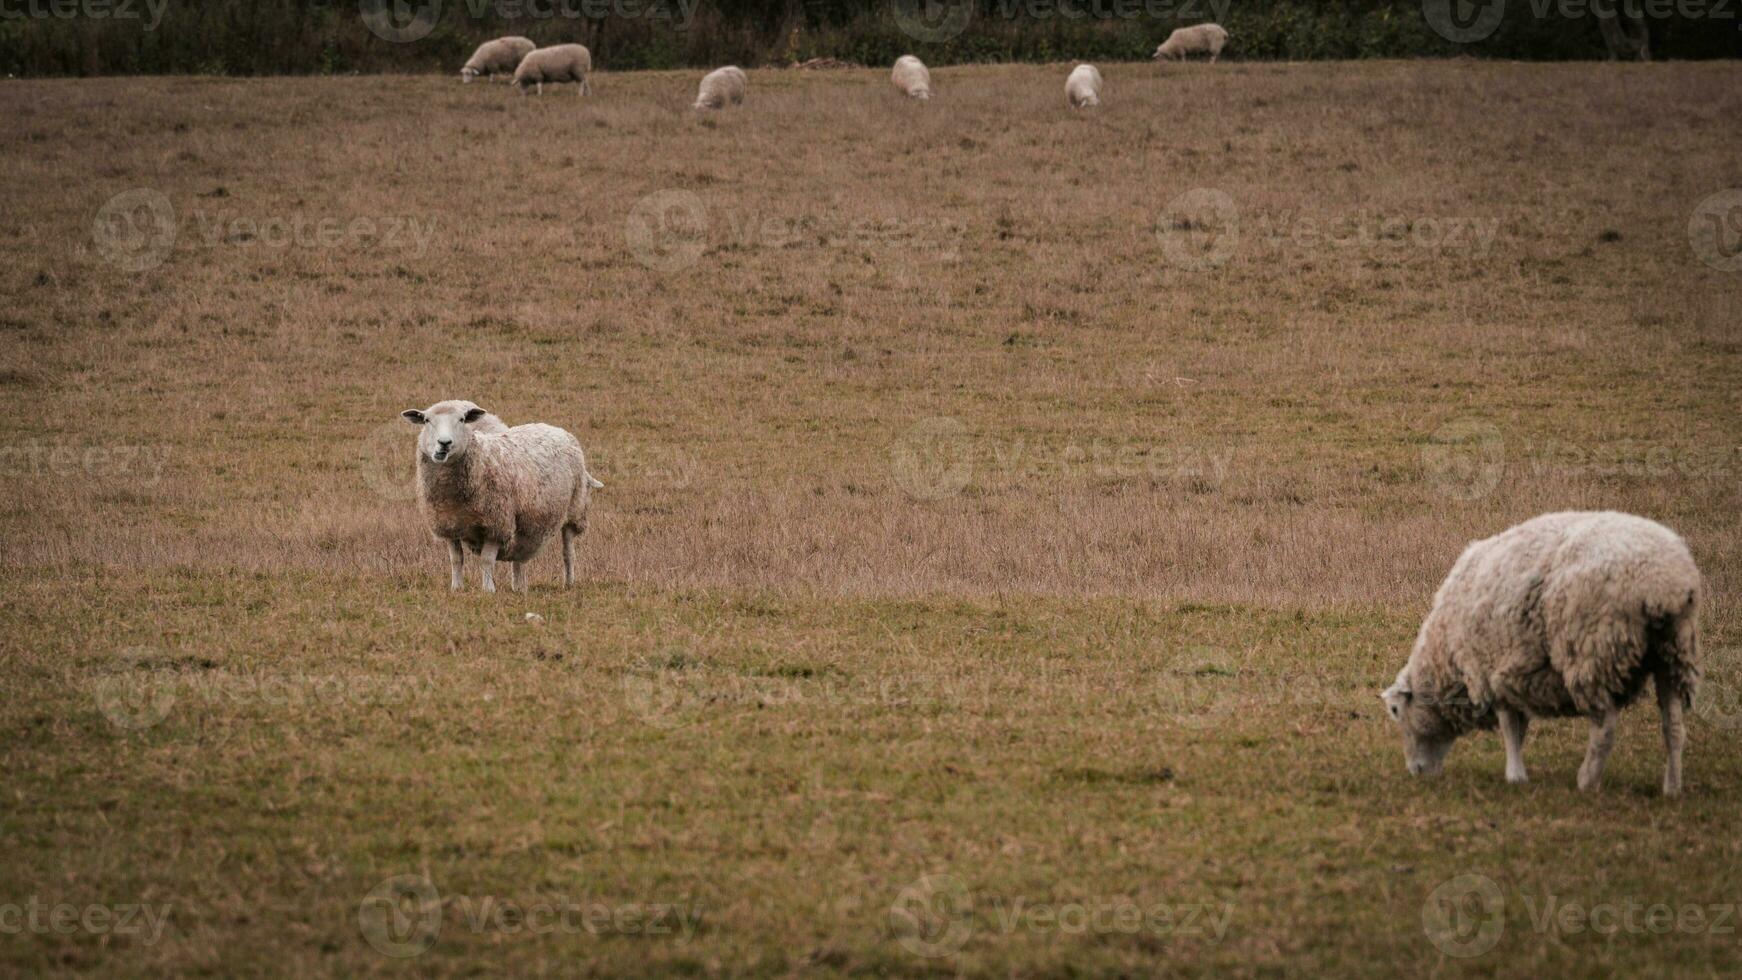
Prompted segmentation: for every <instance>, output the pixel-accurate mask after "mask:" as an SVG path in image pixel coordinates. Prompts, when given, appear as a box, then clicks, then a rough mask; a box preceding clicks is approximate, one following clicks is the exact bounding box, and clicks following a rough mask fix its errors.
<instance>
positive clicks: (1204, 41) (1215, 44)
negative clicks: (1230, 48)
mask: <svg viewBox="0 0 1742 980" xmlns="http://www.w3.org/2000/svg"><path fill="white" fill-rule="evenodd" d="M1227 43H1228V31H1227V30H1226V29H1225V28H1223V27H1222V25H1221V24H1198V25H1196V26H1195V27H1182V28H1180V29H1179V30H1177V31H1174V32H1173V33H1172V34H1169V35H1168V36H1167V40H1165V41H1163V42H1161V44H1159V45H1157V46H1156V49H1155V59H1156V60H1157V61H1159V60H1161V59H1162V58H1166V59H1168V60H1169V61H1175V60H1178V61H1184V60H1185V57H1186V55H1188V54H1207V55H1209V56H1210V61H1211V62H1212V63H1213V62H1214V61H1215V60H1216V59H1217V58H1220V57H1221V56H1222V48H1223V47H1224V46H1225V45H1227Z"/></svg>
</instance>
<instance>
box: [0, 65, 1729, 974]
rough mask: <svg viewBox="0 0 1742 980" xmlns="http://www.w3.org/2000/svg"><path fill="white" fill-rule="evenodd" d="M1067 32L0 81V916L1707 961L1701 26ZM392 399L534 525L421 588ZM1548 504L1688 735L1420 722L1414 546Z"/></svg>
mask: <svg viewBox="0 0 1742 980" xmlns="http://www.w3.org/2000/svg"><path fill="white" fill-rule="evenodd" d="M1100 67H1101V70H1102V73H1103V75H1104V76H1105V78H1106V88H1105V90H1104V92H1103V98H1104V105H1103V106H1102V107H1101V108H1100V109H1098V110H1094V111H1086V112H1072V111H1070V110H1068V109H1067V108H1066V107H1065V105H1064V93H1063V82H1064V77H1065V74H1066V72H1067V71H1068V70H1069V66H1068V65H1047V66H1035V65H1028V66H984V67H963V68H938V69H934V70H933V79H934V82H935V89H936V97H935V98H934V99H933V100H932V101H931V102H930V103H927V104H923V105H922V104H915V103H910V102H908V101H906V100H904V99H903V98H902V97H901V96H900V95H899V94H898V93H896V92H895V91H894V89H893V88H892V87H891V86H890V84H889V82H888V79H887V76H886V72H884V71H881V70H875V71H874V70H864V71H836V72H800V71H755V72H751V73H750V88H749V99H748V102H747V103H746V104H745V105H744V106H742V107H739V108H736V109H731V110H728V111H723V112H718V113H712V114H706V115H698V114H696V113H694V112H692V111H690V109H689V104H690V103H691V102H692V101H693V100H694V98H695V83H696V80H697V78H698V77H699V75H700V73H699V72H674V73H635V74H611V73H609V72H604V73H600V74H599V75H597V76H596V77H595V78H594V80H593V91H594V94H593V96H592V97H591V98H587V99H581V98H577V97H576V95H575V93H574V92H573V91H572V89H571V88H569V87H555V88H552V87H547V89H546V92H545V94H544V95H543V96H542V97H536V98H535V97H525V98H523V97H520V96H518V95H516V94H515V93H514V92H513V91H512V89H511V88H509V87H508V86H505V85H496V84H489V83H479V84H473V85H466V86H462V85H461V84H459V82H458V81H457V80H456V79H455V78H453V77H449V76H443V77H436V76H386V77H355V78H269V79H251V80H227V79H208V78H191V77H175V78H152V79H145V78H111V79H100V80H82V81H71V80H68V81H11V82H6V83H5V84H4V85H0V108H3V110H4V113H5V115H6V116H7V118H10V119H11V120H13V121H12V123H11V124H10V125H9V127H8V129H9V132H8V135H7V138H6V139H4V140H0V167H3V169H4V172H5V173H6V174H7V175H8V177H7V190H8V192H9V193H8V203H7V205H6V206H5V208H4V209H3V211H0V254H3V255H4V261H3V262H0V293H3V294H4V296H6V297H7V299H8V302H7V303H6V304H5V305H4V308H3V309H0V337H3V338H4V340H5V342H4V344H0V390H3V391H4V393H5V395H6V397H5V404H6V405H7V406H8V408H9V411H7V412H6V413H5V414H4V418H3V419H0V445H3V446H5V447H6V453H5V458H6V461H7V465H6V466H5V467H4V468H0V488H3V490H4V494H3V501H4V502H3V504H0V580H3V584H4V588H3V590H0V625H3V627H4V628H3V629H0V679H3V680H0V683H3V685H4V688H3V695H4V696H3V697H0V731H3V732H4V733H5V734H4V737H3V739H0V799H3V803H0V849H3V851H4V853H5V855H6V857H5V869H6V872H7V873H6V874H5V875H4V876H3V878H4V884H3V885H0V969H4V970H5V971H6V972H8V973H63V972H64V973H84V972H102V973H105V974H131V975H161V974H168V973H172V972H200V973H207V974H219V975H237V974H244V973H280V972H284V973H289V972H296V973H305V974H306V973H312V972H316V971H319V972H330V973H338V974H345V975H380V974H389V973H404V972H408V971H417V972H419V973H427V974H438V975H461V974H471V973H476V972H480V971H482V970H485V969H489V970H491V971H495V970H502V971H505V972H514V973H527V974H534V973H564V974H574V973H578V974H585V975H601V976H605V975H625V974H644V975H738V974H753V975H784V974H793V973H800V972H803V973H819V974H824V975H867V974H877V975H885V974H893V975H913V974H952V973H961V974H966V975H983V976H991V975H1011V976H1041V975H1067V974H1070V975H1120V974H1127V975H1129V974H1143V975H1147V974H1156V973H1166V974H1178V975H1184V976H1209V975H1228V974H1233V975H1255V974H1272V973H1276V972H1279V971H1280V970H1282V969H1283V968H1284V967H1290V968H1294V969H1301V970H1303V972H1304V971H1306V970H1311V971H1313V972H1319V971H1324V972H1327V973H1330V974H1333V975H1344V976H1368V975H1373V976H1390V975H1396V974H1400V973H1412V974H1413V973H1435V974H1441V975H1464V974H1475V975H1484V976H1492V975H1505V976H1541V975H1554V976H1609V975H1613V974H1617V973H1622V974H1625V973H1635V972H1642V971H1645V970H1648V969H1651V970H1660V971H1663V970H1671V969H1673V970H1675V971H1676V972H1677V973H1681V974H1688V975H1716V974H1720V973H1730V972H1733V971H1735V970H1737V969H1738V968H1742V939H1739V938H1738V936H1737V931H1738V928H1739V926H1738V923H1737V922H1736V918H1737V911H1738V905H1739V904H1742V886H1739V885H1738V881H1739V880H1742V876H1739V875H1738V870H1739V865H1742V840H1739V839H1738V837H1737V835H1736V833H1735V826H1736V823H1735V819H1736V818H1735V814H1736V811H1737V807H1738V805H1739V804H1742V754H1739V753H1738V752H1737V750H1736V743H1737V739H1738V735H1739V734H1742V731H1739V729H1742V656H1739V653H1742V614H1739V612H1738V609H1737V604H1736V595H1737V589H1738V588H1739V587H1742V259H1739V258H1737V252H1738V251H1739V250H1742V192H1735V191H1732V195H1733V196H1732V197H1730V198H1725V197H1721V196H1720V197H1714V195H1719V194H1721V192H1724V191H1726V190H1730V189H1735V188H1742V129H1738V127H1737V126H1736V125H1735V120H1736V119H1737V118H1738V117H1742V85H1739V84H1738V82H1739V81H1742V76H1739V75H1738V71H1737V69H1736V68H1735V67H1734V66H1733V65H1730V64H1721V63H1708V64H1696V63H1680V64H1674V63H1670V64H1641V65H1634V64H1621V65H1615V64H1560V65H1549V64H1540V65H1520V64H1508V63H1485V62H1478V61H1456V62H1413V63H1400V62H1371V63H1319V64H1259V63H1248V64H1227V63H1224V64H1219V65H1215V66H1208V65H1204V64H1201V63H1198V64H1186V65H1152V64H1103V65H1101V66H1100ZM443 398H468V399H471V400H474V401H476V402H478V403H479V404H481V405H483V406H484V407H486V408H488V409H490V410H491V411H493V412H495V413H497V414H498V415H500V416H502V417H503V418H504V419H505V420H506V421H508V422H509V423H510V424H515V423H520V422H529V421H545V422H550V423H553V424H556V425H560V426H563V427H565V428H567V429H569V430H571V431H573V432H574V433H575V434H576V435H577V436H578V437H579V438H580V440H581V443H582V445H583V446H585V447H586V450H587V453H588V457H589V461H590V465H591V469H592V471H593V472H594V473H595V474H596V475H597V476H598V477H599V479H601V480H602V481H603V482H604V483H605V485H606V486H605V488H604V489H603V490H601V491H599V492H598V493H597V495H596V496H595V498H594V505H593V511H592V526H591V529H590V530H589V531H588V532H587V534H586V535H585V536H584V537H583V538H582V539H581V542H580V546H579V551H580V556H581V561H580V568H581V573H580V584H579V586H578V587H577V588H575V589H573V590H569V591H564V590H562V589H561V588H560V587H559V584H558V582H559V579H558V575H559V559H558V556H557V554H556V553H555V551H554V550H552V549H547V550H546V552H545V554H544V555H542V556H540V558H539V559H537V560H536V561H535V562H534V563H533V565H532V572H531V582H532V587H531V590H530V592H529V593H528V594H526V595H514V594H511V593H509V592H508V591H507V590H506V589H505V588H504V590H503V591H502V592H500V593H498V594H496V595H484V594H481V593H480V592H479V591H478V590H477V574H476V565H475V564H474V565H470V566H469V567H468V570H467V577H468V582H467V590H466V591H464V592H462V593H459V594H456V595H450V594H449V592H448V591H447V588H446V581H447V567H446V555H445V551H444V549H443V547H442V546H441V545H439V544H438V543H436V542H434V541H432V540H431V539H430V537H429V534H428V533H427V531H426V530H425V528H424V525H423V523H422V521H421V520H420V518H419V516H418V514H417V511H416V506H415V502H414V500H413V497H412V487H411V461H412V451H413V450H412V447H413V440H414V438H415V433H414V430H413V429H412V428H411V427H410V426H408V425H406V424H405V423H403V422H402V421H400V420H399V418H398V413H399V412H400V411H401V410H403V409H407V408H422V407H425V406H427V405H429V404H430V403H432V402H435V401H437V400H439V399H443ZM1600 508H1615V509H1620V510H1627V511H1632V512H1635V513H1639V514H1643V515H1645V516H1648V517H1652V518H1654V519H1657V520H1660V521H1662V522H1664V523H1666V524H1668V525H1670V526H1671V527H1673V528H1675V529H1676V530H1678V531H1679V532H1681V533H1682V534H1683V535H1684V536H1685V537H1686V538H1687V540H1688V542H1689V544H1690V545H1691V547H1692V549H1693V552H1694V555H1695V557H1696V559H1697V560H1698V562H1699V563H1700V566H1701V569H1702V571H1703V572H1704V574H1705V577H1706V584H1707V590H1708V597H1707V603H1706V607H1705V617H1704V649H1703V653H1704V656H1705V658H1706V663H1707V678H1706V684H1705V687H1704V688H1703V690H1702V695H1701V700H1700V701H1699V703H1698V704H1697V705H1696V710H1695V711H1694V712H1693V713H1692V715H1691V716H1690V732H1689V746H1688V754H1687V791H1686V795H1685V796H1684V797H1683V798H1681V799H1677V800H1664V799H1662V798H1661V797H1660V796H1659V795H1658V791H1657V789H1658V779H1659V767H1660V765H1661V759H1662V747H1661V743H1660V742H1659V741H1658V734H1657V722H1656V717H1655V713H1654V711H1653V710H1651V709H1650V708H1648V707H1646V706H1640V707H1636V708H1634V709H1632V710H1630V711H1629V712H1628V713H1626V714H1625V715H1623V719H1622V729H1621V736H1620V742H1619V745H1618V747H1617V749H1616V752H1615V755H1614V757H1613V758H1612V759H1611V761H1610V768H1609V772H1608V776H1607V778H1606V782H1605V785H1604V787H1603V789H1602V790H1601V792H1600V793H1598V794H1597V795H1595V796H1583V795H1581V794H1579V793H1577V792H1576V790H1575V789H1574V786H1573V779H1574V772H1575V770H1576V768H1577V766H1578V762H1579V758H1580V757H1581V754H1582V752H1583V746H1584V739H1585V728H1584V725H1583V723H1582V722H1576V721H1561V722H1553V723H1544V724H1542V725H1540V726H1539V727H1538V728H1536V729H1534V730H1533V732H1532V745H1531V750H1530V762H1531V767H1532V768H1531V775H1532V782H1531V783H1529V784H1528V785H1524V786H1516V787H1515V786H1508V785H1506V784H1505V783H1504V782H1503V781H1502V778H1501V770H1502V754H1501V748H1500V744H1499V740H1498V738H1497V737H1496V736H1494V735H1491V734H1485V735H1478V736H1473V737H1470V738H1468V739H1465V740H1464V741H1462V742H1461V743H1460V744H1459V746H1458V747H1457V749H1455V750H1454V752H1453V754H1452V756H1451V758H1450V760H1449V762H1448V765H1447V771H1446V773H1445V774H1444V775H1443V776H1442V777H1441V778H1439V779H1437V780H1433V781H1422V780H1414V779H1411V778H1409V777H1408V776H1407V775H1406V774H1405V773H1404V771H1403V759H1402V754H1401V752H1400V749H1399V745H1398V739H1397V736H1396V733H1395V731H1394V730H1393V728H1392V727H1391V726H1390V724H1389V723H1388V722H1387V721H1386V719H1385V718H1384V715H1383V712H1382V710H1381V706H1380V704H1379V702H1378V700H1377V698H1376V697H1375V693H1376V692H1377V691H1378V690H1379V689H1381V688H1382V687H1384V686H1385V685H1386V684H1387V683H1389V682H1390V680H1391V678H1392V676H1393V675H1394V674H1395V673H1396V671H1397V668H1398V666H1399V665H1400V664H1401V663H1402V662H1403V660H1404V659H1405V658H1406V657H1407V655H1408V651H1409V645H1410V642H1411V640H1412V638H1413V636H1414V633H1415V630H1416V627H1417V626H1418V625H1419V623H1420V621H1421V617H1422V615H1423V614H1424V612H1425V611H1426V609H1427V605H1428V602H1429V599H1430V598H1431V596H1432V594H1433V590H1434V589H1435V588H1436V586H1437V585H1438V584H1439V582H1440V580H1441V579H1442V578H1443V577H1444V575H1445V573H1446V571H1447V570H1448V569H1449V568H1450V567H1451V564H1452V562H1453V561H1454V560H1455V559H1456V557H1457V555H1458V553H1459V551H1460V550H1461V548H1462V547H1463V546H1464V544H1465V543H1467V542H1468V541H1470V540H1472V539H1475V538H1479V537H1485V536H1487V535H1489V534H1492V533H1495V532H1497V531H1499V530H1501V529H1503V528H1505V527H1506V526H1508V525H1510V524H1512V523H1515V522H1516V521H1519V520H1522V519H1524V518H1527V517H1529V516H1532V515H1535V514H1538V513H1541V512H1544V511H1549V510H1562V509H1600ZM498 579H499V581H500V582H504V583H505V582H506V581H507V577H506V572H505V570H503V571H500V572H499V575H498ZM528 614H533V615H534V616H535V617H536V618H528ZM1469 875H1474V876H1477V877H1474V878H1472V877H1463V876H1469ZM33 908H34V909H35V910H36V911H35V912H33V911H32V909H33ZM59 908H66V909H71V910H73V911H70V912H65V913H57V912H56V909H59ZM93 908H97V909H101V910H102V911H101V912H97V913H92V912H90V910H91V909H93ZM1659 908H1662V909H1665V910H1667V912H1665V913H1660V912H1658V911H1657V909H1659ZM8 909H13V910H15V911H12V912H9V911H8ZM129 909H131V910H132V911H129ZM1569 910H1571V911H1569ZM1665 914H1667V915H1668V917H1669V918H1668V919H1667V920H1666V919H1664V918H1663V916H1664V915H1665ZM105 916H107V918H105ZM154 916H155V917H156V918H155V921H156V922H158V923H159V925H160V927H161V928H160V929H158V930H156V931H155V932H154V931H152V929H150V928H149V927H148V928H146V929H144V930H133V931H127V930H123V929H121V928H120V927H119V925H118V923H119V920H120V919H122V918H123V917H125V918H126V919H127V920H128V921H129V922H131V923H133V924H135V925H137V924H139V923H149V922H151V921H153V917H154ZM93 917H94V918H95V920H96V921H95V922H93V921H92V918H93ZM15 925H16V928H14V927H13V926H15ZM63 926H65V927H66V928H62V927H63Z"/></svg>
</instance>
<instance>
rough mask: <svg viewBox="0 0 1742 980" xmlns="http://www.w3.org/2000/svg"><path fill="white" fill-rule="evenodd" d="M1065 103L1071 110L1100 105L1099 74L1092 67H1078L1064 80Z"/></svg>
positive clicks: (1098, 71)
mask: <svg viewBox="0 0 1742 980" xmlns="http://www.w3.org/2000/svg"><path fill="white" fill-rule="evenodd" d="M1065 101H1067V102H1069V103H1070V104H1071V108H1073V109H1081V108H1083V107H1084V106H1096V105H1100V104H1101V72H1100V70H1099V69H1097V68H1096V67H1095V66H1094V65H1078V66H1077V67H1076V68H1075V69H1073V70H1072V71H1071V75H1070V77H1069V78H1067V79H1065Z"/></svg>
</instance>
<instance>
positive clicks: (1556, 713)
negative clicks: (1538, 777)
mask: <svg viewBox="0 0 1742 980" xmlns="http://www.w3.org/2000/svg"><path fill="white" fill-rule="evenodd" d="M1700 591H1701V589H1700V573H1699V570H1698V569H1696V568H1695V567H1694V559H1693V556H1692V555H1690V554H1689V553H1688V546H1687V544H1686V543H1685V542H1683V541H1682V539H1681V538H1680V537H1678V536H1677V535H1676V533H1675V532H1674V531H1671V530H1670V529H1669V528H1666V527H1664V526H1663V525H1661V524H1658V523H1656V522H1654V521H1648V520H1646V519H1645V518H1643V517H1634V516H1632V515H1630V514H1620V513H1615V512H1613V511H1604V512H1566V513H1558V514H1544V515H1543V516H1541V517H1536V518H1533V519H1531V520H1528V521H1525V522H1524V523H1522V524H1519V525H1517V526H1515V527H1513V528H1511V529H1510V530H1507V531H1504V532H1502V533H1500V534H1498V535H1496V536H1494V537H1491V538H1487V539H1485V540H1482V541H1477V542H1475V543H1474V544H1471V545H1470V546H1469V547H1468V548H1466V549H1464V554H1463V556H1462V557H1460V558H1459V559H1458V562H1457V564H1456V565H1454V566H1453V567H1452V571H1451V574H1450V575H1448V576H1446V580H1445V583H1444V584H1442V585H1441V586H1440V589H1439V592H1438V593H1437V594H1436V595H1435V596H1434V602H1433V609H1432V610H1431V611H1429V613H1428V615H1427V619H1426V620H1425V621H1424V622H1423V623H1422V625H1421V632H1420V633H1419V634H1418V635H1417V636H1416V640H1415V649H1414V651H1413V652H1412V653H1411V654H1410V657H1409V662H1408V663H1406V664H1405V665H1404V667H1403V669H1402V670H1401V671H1398V674H1397V681H1396V683H1394V684H1392V685H1391V687H1390V688H1388V689H1387V690H1386V691H1385V692H1384V693H1382V694H1381V695H1380V698H1381V699H1383V700H1384V702H1385V707H1386V710H1387V712H1388V713H1389V714H1390V715H1391V717H1392V718H1393V719H1394V720H1395V721H1396V722H1397V724H1398V727H1399V728H1401V729H1402V732H1403V743H1404V756H1405V761H1406V762H1407V764H1408V768H1409V771H1410V772H1412V773H1415V774H1418V775H1420V774H1427V775H1433V774H1435V773H1437V772H1439V770H1440V768H1441V766H1443V765H1444V764H1445V758H1446V754H1447V753H1448V752H1449V751H1450V750H1451V747H1452V742H1453V741H1454V740H1455V739H1456V738H1457V737H1458V736H1460V735H1463V734H1464V733H1466V732H1469V731H1473V730H1475V729H1478V728H1480V729H1493V728H1494V727H1495V725H1496V723H1498V725H1499V727H1500V734H1501V737H1502V739H1503V740H1504V741H1505V743H1506V781H1507V782H1512V783H1522V782H1524V781H1525V773H1524V735H1525V729H1526V727H1527V726H1528V725H1529V724H1530V720H1531V719H1532V718H1557V717H1566V716H1571V715H1583V716H1585V717H1586V718H1588V719H1590V722H1591V739H1590V745H1589V747H1588V748H1587V750H1586V753H1585V761H1584V764H1583V765H1582V766H1580V767H1579V788H1580V789H1582V790H1590V789H1595V788H1596V786H1597V783H1598V781H1599V780H1600V779H1601V778H1602V775H1603V764H1604V762H1605V761H1607V759H1608V756H1609V750H1610V749H1611V748H1612V747H1613V746H1614V743H1615V721H1616V718H1617V716H1618V714H1619V713H1620V711H1621V709H1622V708H1624V707H1626V706H1627V705H1628V704H1629V703H1631V702H1632V701H1633V699H1634V698H1635V697H1636V696H1638V694H1639V692H1640V690H1641V689H1642V688H1643V687H1644V685H1645V681H1646V679H1647V678H1650V679H1651V680H1652V681H1653V682H1654V683H1655V686H1656V688H1657V706H1658V710H1659V712H1660V713H1661V714H1662V716H1663V741H1664V748H1665V750H1666V754H1667V756H1668V759H1667V761H1666V763H1665V765H1664V774H1663V791H1664V794H1665V795H1668V796H1673V795H1675V794H1677V793H1679V792H1681V786H1682V763H1681V756H1682V743H1683V740H1684V733H1683V728H1682V709H1684V708H1688V707H1692V705H1693V696H1694V690H1695V688H1696V687H1697V686H1698V684H1699V679H1700V670H1699V655H1698V645H1699V638H1698V634H1699V604H1700Z"/></svg>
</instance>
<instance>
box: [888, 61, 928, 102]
mask: <svg viewBox="0 0 1742 980" xmlns="http://www.w3.org/2000/svg"><path fill="white" fill-rule="evenodd" d="M889 80H890V81H892V82H894V83H895V87H896V88H898V89H900V90H901V92H902V94H903V95H906V96H907V97H908V98H910V99H919V100H920V101H922V102H923V101H925V100H927V99H930V98H931V72H929V71H927V70H926V67H925V63H924V62H922V61H920V60H919V59H918V58H915V57H914V56H913V55H911V54H904V55H902V56H901V57H899V58H897V59H895V70H894V71H892V72H890V73H889Z"/></svg>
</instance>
